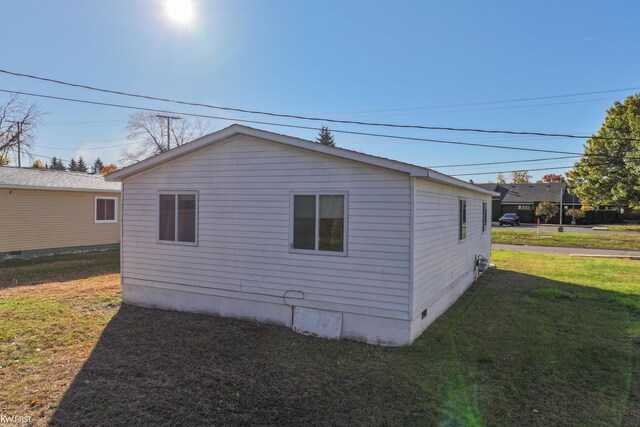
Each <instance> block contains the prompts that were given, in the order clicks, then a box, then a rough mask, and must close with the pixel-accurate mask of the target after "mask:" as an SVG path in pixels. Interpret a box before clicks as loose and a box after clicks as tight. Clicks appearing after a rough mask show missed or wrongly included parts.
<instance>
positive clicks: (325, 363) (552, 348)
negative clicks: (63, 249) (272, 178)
mask: <svg viewBox="0 0 640 427" xmlns="http://www.w3.org/2000/svg"><path fill="white" fill-rule="evenodd" d="M492 261H493V262H494V263H496V265H497V267H498V268H497V269H492V270H490V271H489V272H488V273H487V274H486V275H484V276H483V277H482V278H481V279H480V280H479V282H478V283H477V284H476V285H474V286H472V287H471V288H470V289H469V291H467V293H466V294H465V295H464V296H463V297H462V298H461V299H460V300H459V301H458V303H456V304H455V305H454V306H453V307H452V308H451V309H450V310H449V311H448V312H447V313H445V315H444V316H442V317H441V318H440V319H438V320H437V321H436V322H435V323H434V324H433V325H432V326H431V327H430V328H429V329H428V330H427V331H426V332H425V333H424V334H423V336H422V337H421V338H419V339H418V340H417V341H416V342H415V343H414V344H413V345H412V346H409V347H405V348H397V349H390V348H380V347H375V346H370V345H366V344H360V343H355V342H347V341H327V340H321V339H315V338H311V337H306V336H302V335H298V334H295V333H293V332H292V331H291V330H289V329H287V328H284V327H279V326H270V325H263V324H257V323H253V322H246V321H240V320H234V319H224V318H218V317H213V316H206V315H198V314H187V313H176V312H168V311H161V310H153V309H145V308H137V307H131V306H121V305H120V304H119V299H120V293H119V286H118V280H119V277H118V275H117V274H116V272H117V264H118V258H117V254H114V253H111V254H101V255H84V256H80V257H75V258H74V257H62V258H60V257H58V258H51V259H47V260H39V261H36V262H33V261H31V262H22V263H18V264H11V263H9V264H6V265H4V266H2V267H0V341H1V343H2V347H1V348H0V365H1V366H2V368H0V372H1V375H0V382H1V384H2V387H0V413H2V414H5V415H7V414H8V415H11V414H15V415H28V416H32V417H33V420H34V421H35V424H37V425H45V424H47V423H51V424H53V425H82V424H84V425H113V424H118V425H120V424H122V425H133V424H135V425H140V424H144V425H147V424H171V425H174V424H189V425H191V424H194V425H225V424H234V425H237V424H240V425H249V424H261V425H264V424H278V425H300V424H356V425H362V424H376V425H379V424H388V425H434V424H441V425H447V426H453V425H472V426H481V425H541V426H543V425H580V426H586V425H628V426H636V425H640V384H639V381H640V262H638V261H630V260H612V259H584V258H569V257H563V256H557V255H553V256H552V255H543V254H529V253H521V252H513V251H494V254H493V259H492ZM14 278H17V280H14Z"/></svg>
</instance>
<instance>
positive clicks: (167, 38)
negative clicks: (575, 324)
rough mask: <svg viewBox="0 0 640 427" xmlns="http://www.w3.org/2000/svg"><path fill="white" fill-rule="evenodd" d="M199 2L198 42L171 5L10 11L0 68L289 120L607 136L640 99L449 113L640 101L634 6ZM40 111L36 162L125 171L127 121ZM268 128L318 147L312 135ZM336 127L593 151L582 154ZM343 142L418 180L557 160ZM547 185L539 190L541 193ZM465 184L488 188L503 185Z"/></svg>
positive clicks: (35, 87)
mask: <svg viewBox="0 0 640 427" xmlns="http://www.w3.org/2000/svg"><path fill="white" fill-rule="evenodd" d="M192 1H193V3H194V7H195V9H196V19H195V20H194V21H193V22H192V23H191V24H190V25H188V26H182V25H177V24H176V23H174V22H172V21H171V20H170V19H168V18H167V16H166V11H165V5H164V1H162V0H153V1H152V0H139V1H132V0H129V1H125V0H111V1H104V2H93V1H91V2H88V1H71V0H67V1H64V0H63V1H56V2H50V1H31V0H21V1H20V2H14V1H5V2H3V4H2V11H3V16H5V17H10V19H5V20H3V25H2V26H1V27H0V32H1V33H2V40H3V41H4V42H3V55H2V59H1V60H0V64H1V66H0V68H4V69H9V70H14V71H18V72H24V73H31V74H36V75H43V76H48V77H53V78H58V79H62V80H68V81H72V82H79V83H86V84H90V85H95V86H100V87H107V88H113V89H120V90H124V91H131V92H137V93H144V94H150V95H156V96H162V97H170V98H177V99H184V100H193V101H199V102H206V103H211V104H217V105H225V106H233V107H241V108H249V109H258V110H268V111H276V112H284V113H297V114H309V115H322V116H327V117H333V118H345V119H356V120H367V121H385V122H394V123H410V124H424V125H436V126H454V127H480V128H493V129H510V130H533V131H545V132H571V133H581V134H585V133H586V134H590V133H593V132H595V131H597V129H598V128H599V126H600V124H601V123H602V120H603V118H604V114H605V111H606V109H607V108H608V107H609V106H610V105H611V103H612V102H613V100H615V99H623V98H624V97H625V96H626V95H629V94H631V93H633V92H634V91H629V90H627V91H620V92H614V93H604V94H594V95H585V96H576V97H565V98H554V99H546V100H532V101H522V102H509V103H497V104H477V105H465V106H457V107H446V108H445V107H442V106H443V105H452V104H454V105H455V104H471V103H482V102H488V101H498V100H510V99H520V98H532V97H542V96H552V95H563V94H572V93H581V92H589V91H600V90H609V89H619V88H631V87H640V56H639V55H637V54H636V53H635V50H636V47H637V46H638V45H639V44H640V32H639V31H638V30H637V19H638V17H639V16H640V3H638V2H631V1H628V2H622V1H620V2H618V1H614V2H601V1H562V2H558V1H537V2H514V1H486V2H478V1H415V2H409V1H371V0H369V1H349V2H345V1H280V0H273V1H257V0H255V1H248V0H233V1H221V0H208V1H205V0H192ZM0 88H1V89H10V90H22V91H31V92H37V93H45V94H50V95H57V96H70V97H78V98H85V99H92V100H98V101H105V102H120V103H126V104H131V105H136V106H145V107H150V108H168V109H172V110H176V111H184V112H201V113H204V114H214V115H215V114H217V112H215V111H213V110H203V109H197V108H190V107H179V106H175V105H170V104H163V103H160V102H154V101H141V100H135V99H127V98H122V97H117V96H111V95H105V94H98V93H93V92H88V91H85V90H81V89H72V88H68V87H61V86H56V85H52V84H46V83H41V82H36V81H31V80H26V79H21V78H17V77H10V76H5V75H0ZM637 91H638V92H640V89H639V90H637ZM0 97H2V98H3V99H6V95H0ZM37 102H38V103H39V104H40V105H41V106H42V107H43V109H44V110H45V111H46V112H47V115H46V117H45V120H44V122H43V124H42V125H41V127H40V129H39V133H38V140H37V143H36V148H35V150H34V151H35V152H36V153H38V154H41V155H45V156H52V155H57V156H59V157H62V158H64V159H69V158H71V157H72V156H77V155H80V154H82V155H84V156H85V158H87V159H88V160H90V161H92V160H93V159H94V158H95V157H97V156H99V157H101V158H102V159H103V160H105V161H116V160H118V157H119V152H120V150H121V149H122V147H114V148H103V147H105V146H112V145H121V144H126V143H127V141H126V139H125V137H126V130H125V122H126V119H127V115H128V114H129V113H130V112H129V111H126V110H120V109H113V108H108V107H98V106H87V105H79V104H71V103H65V102H60V101H52V100H37ZM226 115H227V116H230V117H237V118H250V119H253V118H257V119H260V118H259V117H255V116H249V115H245V114H232V113H227V114H226ZM277 121H279V122H282V123H296V124H305V125H306V124H308V123H305V122H293V121H290V120H277ZM230 123H231V122H229V121H222V120H217V121H212V122H211V126H212V128H213V129H220V128H223V127H225V126H227V125H228V124H230ZM312 126H315V125H314V124H312ZM258 127H262V128H265V129H269V130H275V131H278V132H280V133H287V134H291V135H295V136H300V137H303V138H310V139H312V138H314V137H315V133H316V132H315V131H305V130H296V129H287V128H277V127H268V126H258ZM330 127H331V126H330ZM333 127H334V128H336V129H348V130H357V131H373V132H380V131H382V132H386V133H393V134H398V135H407V136H420V137H425V138H440V139H449V140H456V141H472V142H481V143H490V144H499V145H513V146H519V147H531V148H541V149H551V150H562V151H577V152H580V151H582V141H580V140H567V139H550V138H540V137H531V136H529V137H509V136H504V135H482V134H468V133H456V132H435V131H400V130H393V129H370V128H363V127H357V126H348V125H335V126H333ZM336 141H337V143H338V145H339V146H343V147H346V148H351V149H355V150H361V151H364V152H368V153H371V154H375V155H380V156H385V157H390V158H394V159H398V160H403V161H407V162H411V163H415V164H419V165H423V166H440V165H448V164H460V163H476V162H491V161H512V160H524V159H537V158H545V157H554V156H555V155H552V154H544V153H526V152H517V151H508V150H496V149H483V148H472V147H459V146H447V145H440V144H432V143H415V142H401V141H393V140H382V139H379V138H374V137H363V136H348V135H343V134H336ZM50 147H51V148H50ZM571 163H572V161H571V159H569V160H552V161H545V162H532V163H517V164H506V165H493V166H475V167H459V168H440V169H439V170H441V171H443V172H445V173H450V174H466V173H481V172H493V171H499V170H512V169H516V168H519V167H525V168H543V167H549V168H550V170H549V172H553V171H558V172H562V171H564V169H563V170H561V169H557V170H554V167H557V166H567V165H570V164H571ZM546 172H547V171H540V172H532V174H533V175H534V177H536V178H537V177H539V176H540V175H542V174H544V173H546ZM462 178H464V179H469V178H473V179H474V181H475V182H481V181H488V180H494V179H495V175H493V174H491V175H474V176H462Z"/></svg>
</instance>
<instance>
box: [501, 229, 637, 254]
mask: <svg viewBox="0 0 640 427" xmlns="http://www.w3.org/2000/svg"><path fill="white" fill-rule="evenodd" d="M491 242H493V243H505V244H508V245H535V246H564V247H571V248H595V249H619V250H629V251H640V234H639V235H637V236H635V235H629V234H588V233H557V232H545V231H543V230H541V231H540V237H538V236H537V235H536V231H535V230H531V229H528V230H524V229H516V228H507V229H503V228H493V229H492V230H491Z"/></svg>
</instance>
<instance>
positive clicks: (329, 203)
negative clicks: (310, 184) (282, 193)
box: [291, 194, 346, 254]
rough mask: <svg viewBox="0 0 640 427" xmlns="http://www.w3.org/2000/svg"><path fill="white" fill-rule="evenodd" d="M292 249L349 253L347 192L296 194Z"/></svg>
mask: <svg viewBox="0 0 640 427" xmlns="http://www.w3.org/2000/svg"><path fill="white" fill-rule="evenodd" d="M292 205H293V214H292V217H293V224H292V241H291V249H293V250H301V251H312V252H328V253H336V254H344V253H345V240H346V229H345V217H346V214H345V212H346V203H345V194H294V195H293V203H292Z"/></svg>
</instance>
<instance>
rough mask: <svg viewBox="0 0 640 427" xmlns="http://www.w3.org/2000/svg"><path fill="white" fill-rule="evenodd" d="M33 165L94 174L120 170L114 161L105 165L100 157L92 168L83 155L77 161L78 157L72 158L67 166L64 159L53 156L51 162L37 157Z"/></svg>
mask: <svg viewBox="0 0 640 427" xmlns="http://www.w3.org/2000/svg"><path fill="white" fill-rule="evenodd" d="M31 167H32V168H35V169H51V170H61V171H70V172H85V173H92V174H96V173H100V174H103V175H106V174H108V173H111V172H114V171H116V170H118V167H117V166H116V165H115V164H114V163H109V164H107V165H105V164H104V163H102V160H100V158H99V157H98V158H97V159H96V160H95V161H94V162H93V164H92V165H91V169H89V167H87V164H86V163H85V161H84V159H83V158H82V156H80V157H78V160H77V161H76V159H71V160H70V161H69V166H65V165H64V162H63V161H62V159H59V158H58V157H56V156H53V157H52V158H51V160H50V162H49V163H43V162H42V161H41V160H40V159H37V160H36V161H34V162H33V165H32V166H31Z"/></svg>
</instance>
